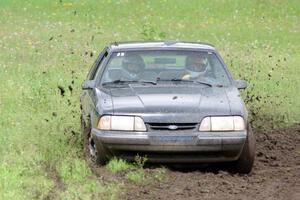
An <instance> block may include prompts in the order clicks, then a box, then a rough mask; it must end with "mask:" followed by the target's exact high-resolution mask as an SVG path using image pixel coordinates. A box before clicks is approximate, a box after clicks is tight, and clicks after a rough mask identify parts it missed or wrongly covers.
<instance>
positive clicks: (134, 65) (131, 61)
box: [122, 54, 145, 73]
mask: <svg viewBox="0 0 300 200" xmlns="http://www.w3.org/2000/svg"><path fill="white" fill-rule="evenodd" d="M122 66H123V68H125V69H126V70H127V71H129V72H134V73H139V72H141V71H143V69H144V68H145V63H144V60H143V59H142V58H141V56H139V55H137V54H128V55H125V57H124V59H123V61H122Z"/></svg>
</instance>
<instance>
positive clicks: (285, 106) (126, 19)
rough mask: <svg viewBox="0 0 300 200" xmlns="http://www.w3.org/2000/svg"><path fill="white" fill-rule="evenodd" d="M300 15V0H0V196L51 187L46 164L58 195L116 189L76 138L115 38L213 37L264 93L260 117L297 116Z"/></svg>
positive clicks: (110, 194)
mask: <svg viewBox="0 0 300 200" xmlns="http://www.w3.org/2000/svg"><path fill="white" fill-rule="evenodd" d="M299 24H300V2H299V1H298V0H283V1H276V0H265V1H258V0H257V1H241V0H229V1H211V0H204V1H198V0H193V1H192V0H191V1H189V2H187V1H179V0H172V1H167V0H161V1H159V0H154V1H129V0H119V1H117V0H115V1H112V0H105V1H67V0H63V1H61V2H60V1H59V0H57V1H46V0H42V1H37V0H36V1H17V0H1V1H0V52H1V53H0V85H1V87H0V130H1V133H0V160H1V162H0V199H43V198H45V197H47V195H49V191H51V189H52V188H53V187H55V184H56V183H55V181H54V180H53V177H51V176H49V174H47V169H49V168H50V169H53V172H55V173H57V176H58V177H60V179H61V181H62V183H63V184H64V185H65V187H63V188H61V189H60V190H57V192H56V193H55V195H54V198H57V199H91V198H93V197H99V196H101V195H102V196H104V197H105V198H107V199H112V198H115V199H116V198H118V196H117V195H118V193H119V190H120V187H119V186H118V185H117V186H115V185H110V184H108V185H105V184H103V183H102V182H101V181H99V180H98V179H97V178H96V177H95V176H94V175H93V174H92V172H91V171H90V169H89V168H88V166H87V164H86V163H85V161H84V159H83V152H82V148H81V141H80V120H79V116H80V110H79V93H80V85H81V83H82V81H83V80H84V77H85V76H86V74H87V72H88V70H89V68H90V66H91V65H92V63H93V62H94V60H95V57H96V55H97V54H98V53H99V51H101V49H102V48H103V47H104V46H105V45H106V44H107V43H109V42H113V41H120V40H142V39H181V40H192V41H206V42H210V43H213V44H215V45H216V47H217V48H218V49H219V50H220V52H221V54H222V56H223V58H224V60H225V62H226V63H227V65H228V67H229V68H230V70H231V71H232V74H233V76H234V78H235V79H240V78H245V79H247V80H248V81H249V82H250V83H249V88H248V89H247V90H246V91H245V92H243V96H244V97H245V98H247V99H248V98H249V97H247V94H248V93H249V92H250V94H255V97H257V96H259V97H260V98H261V100H260V101H257V100H253V101H249V102H248V106H249V108H251V109H252V110H254V111H255V110H256V115H258V116H257V118H255V119H259V120H257V121H256V123H258V122H261V121H262V120H263V119H265V118H264V116H270V119H271V120H273V119H274V120H275V121H276V122H278V121H279V122H281V123H283V124H286V125H289V124H292V123H294V122H299V119H300V97H299V95H298V93H299V91H300V79H299V77H298V74H299V73H300V68H299V63H300V54H299V46H300V33H299V32H300V26H299ZM91 55H92V56H91ZM272 68H274V69H272ZM258 70H260V72H258ZM268 74H270V76H271V78H270V80H269V75H268ZM277 82H278V84H277ZM58 86H62V87H63V88H64V89H65V94H64V96H63V97H62V96H61V95H60V92H59V90H58V88H57V87H58ZM69 87H70V88H72V90H70V89H68V88H69ZM270 119H269V118H268V121H271V120H270ZM263 123H265V122H264V121H263ZM260 125H261V124H258V126H260ZM45 166H47V167H46V168H45ZM132 176H133V177H134V176H137V177H138V175H132ZM137 179H138V178H137Z"/></svg>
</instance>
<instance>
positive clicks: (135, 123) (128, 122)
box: [98, 115, 147, 131]
mask: <svg viewBox="0 0 300 200" xmlns="http://www.w3.org/2000/svg"><path fill="white" fill-rule="evenodd" d="M98 129H100V130H118V131H146V130H147V129H146V126H145V123H144V121H143V119H142V118H140V117H134V116H109V115H106V116H102V117H101V118H100V120H99V122H98Z"/></svg>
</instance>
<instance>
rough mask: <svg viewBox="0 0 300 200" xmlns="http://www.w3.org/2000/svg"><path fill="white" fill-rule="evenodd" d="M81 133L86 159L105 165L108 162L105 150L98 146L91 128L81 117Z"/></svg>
mask: <svg viewBox="0 0 300 200" xmlns="http://www.w3.org/2000/svg"><path fill="white" fill-rule="evenodd" d="M81 133H82V141H83V149H84V154H85V157H86V158H88V159H91V160H92V161H93V162H96V164H99V165H104V164H105V163H106V161H107V155H106V152H105V149H104V148H103V147H102V146H101V147H99V145H98V146H97V145H96V143H95V142H94V140H93V138H92V136H91V127H90V126H87V125H86V123H85V122H84V120H83V119H82V117H81Z"/></svg>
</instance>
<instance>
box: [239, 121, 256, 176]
mask: <svg viewBox="0 0 300 200" xmlns="http://www.w3.org/2000/svg"><path fill="white" fill-rule="evenodd" d="M254 159H255V137H254V134H253V132H252V129H251V127H250V126H248V135H247V140H246V142H245V144H244V147H243V150H242V153H241V155H240V158H239V159H238V160H237V161H235V163H234V168H235V169H234V170H235V172H237V173H241V174H249V173H250V172H251V170H252V168H253V163H254Z"/></svg>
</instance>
